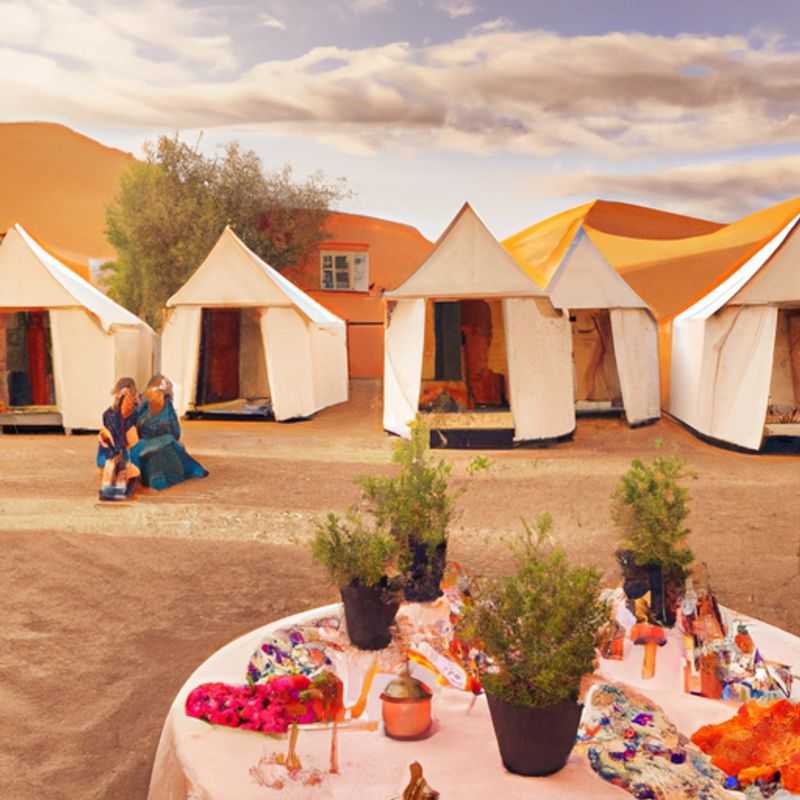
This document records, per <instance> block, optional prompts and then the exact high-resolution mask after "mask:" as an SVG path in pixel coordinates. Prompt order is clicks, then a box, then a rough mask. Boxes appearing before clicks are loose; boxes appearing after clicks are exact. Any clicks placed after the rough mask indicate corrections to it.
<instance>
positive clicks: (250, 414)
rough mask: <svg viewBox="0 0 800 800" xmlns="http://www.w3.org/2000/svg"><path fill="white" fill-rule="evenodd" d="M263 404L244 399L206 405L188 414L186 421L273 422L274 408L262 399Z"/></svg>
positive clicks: (191, 410)
mask: <svg viewBox="0 0 800 800" xmlns="http://www.w3.org/2000/svg"><path fill="white" fill-rule="evenodd" d="M258 399H259V400H261V402H260V403H259V402H256V401H255V400H253V401H250V400H247V399H245V398H243V397H238V398H236V399H235V400H225V401H223V402H221V403H204V404H203V405H201V406H196V407H195V408H193V409H190V410H189V411H187V412H186V415H185V416H186V419H219V420H251V421H253V422H272V421H274V419H275V414H274V413H273V412H272V407H271V406H269V405H268V404H267V403H268V401H266V402H265V401H264V400H263V399H262V398H258Z"/></svg>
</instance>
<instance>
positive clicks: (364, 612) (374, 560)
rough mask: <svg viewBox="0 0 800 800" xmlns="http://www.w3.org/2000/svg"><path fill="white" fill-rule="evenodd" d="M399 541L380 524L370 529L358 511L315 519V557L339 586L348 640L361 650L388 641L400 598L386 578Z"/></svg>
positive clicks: (372, 647)
mask: <svg viewBox="0 0 800 800" xmlns="http://www.w3.org/2000/svg"><path fill="white" fill-rule="evenodd" d="M398 550H399V545H398V543H397V541H396V540H395V538H394V537H393V536H392V535H391V534H390V533H388V532H387V531H386V530H385V529H383V528H382V527H380V526H377V527H369V526H367V525H366V524H365V522H364V520H363V519H362V518H361V516H359V515H358V514H356V513H354V512H351V513H350V514H348V515H347V516H346V517H345V518H341V517H339V516H337V515H336V514H328V516H327V517H326V518H325V519H324V520H321V521H318V522H317V523H316V532H315V535H314V540H313V542H312V545H311V551H312V554H313V556H314V559H315V560H316V561H317V562H319V563H320V564H321V565H322V566H323V567H325V569H326V570H327V571H328V574H329V575H330V577H331V579H332V581H333V582H334V583H335V584H336V585H337V586H338V587H339V591H340V592H341V595H342V602H343V603H344V612H345V619H346V621H347V633H348V636H349V637H350V641H351V642H352V643H353V644H354V645H356V647H359V648H361V649H362V650H380V649H382V648H384V647H386V646H387V645H388V644H389V642H390V641H391V638H392V637H391V630H390V626H391V625H392V623H393V622H394V618H395V615H396V614H397V609H398V608H399V605H400V604H399V597H398V593H397V589H396V587H395V586H394V585H393V582H392V581H391V580H390V579H389V577H388V574H387V573H388V572H390V571H392V564H393V562H394V560H395V559H396V558H397V553H398Z"/></svg>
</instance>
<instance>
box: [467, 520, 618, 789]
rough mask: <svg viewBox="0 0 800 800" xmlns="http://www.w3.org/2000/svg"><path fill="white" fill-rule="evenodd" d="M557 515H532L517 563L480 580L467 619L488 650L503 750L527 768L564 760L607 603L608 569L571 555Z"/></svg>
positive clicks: (518, 767) (487, 678)
mask: <svg viewBox="0 0 800 800" xmlns="http://www.w3.org/2000/svg"><path fill="white" fill-rule="evenodd" d="M551 527H552V518H551V517H550V515H549V514H543V515H541V516H540V517H539V518H538V519H537V521H536V523H535V525H533V526H530V525H527V524H525V526H524V534H523V536H522V539H521V542H519V543H518V545H517V546H516V548H515V550H516V553H515V555H516V571H515V573H514V574H513V575H511V576H510V577H506V578H499V579H493V580H483V581H480V582H479V583H478V585H477V587H476V588H475V592H474V598H475V602H474V603H473V604H472V605H471V606H468V607H467V610H466V612H465V615H464V616H463V618H462V620H461V621H460V622H459V628H460V633H461V635H462V636H464V637H465V639H467V640H470V639H477V640H478V641H480V642H481V643H482V647H483V649H484V651H485V652H486V653H487V655H488V656H489V657H490V662H491V663H490V666H489V667H488V668H486V670H485V672H483V673H482V674H481V681H482V684H483V687H484V689H485V691H486V695H487V699H488V702H489V709H490V712H491V715H492V723H493V725H494V730H495V735H496V737H497V742H498V746H499V748H500V754H501V757H502V760H503V763H504V764H505V766H506V768H507V769H508V770H510V771H511V772H515V773H518V774H521V775H548V774H551V773H553V772H557V771H558V770H559V769H561V768H562V767H563V766H564V764H565V763H566V760H567V758H568V757H569V754H570V752H571V750H572V747H573V745H574V743H575V736H576V734H577V730H578V724H579V722H580V716H581V711H582V706H581V705H580V703H579V702H578V698H579V692H580V684H581V679H582V678H583V676H584V675H585V674H587V673H591V672H592V671H593V670H594V663H595V643H596V636H597V630H598V628H599V627H600V625H601V624H602V623H603V622H604V621H605V619H606V616H607V608H606V605H605V603H603V602H602V601H601V599H600V591H601V585H600V574H599V573H598V572H597V571H596V570H595V569H593V568H591V567H583V566H576V565H573V564H570V562H569V560H568V559H567V556H566V554H565V553H564V551H563V550H562V549H561V548H560V547H558V546H556V545H555V544H554V543H553V542H552V539H551V538H550V536H549V533H550V529H551Z"/></svg>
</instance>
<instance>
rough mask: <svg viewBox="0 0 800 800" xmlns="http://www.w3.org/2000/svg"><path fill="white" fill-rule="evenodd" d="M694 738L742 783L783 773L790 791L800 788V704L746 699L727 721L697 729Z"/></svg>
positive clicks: (785, 701)
mask: <svg viewBox="0 0 800 800" xmlns="http://www.w3.org/2000/svg"><path fill="white" fill-rule="evenodd" d="M692 741H693V742H694V743H695V744H696V745H697V746H698V747H699V748H700V749H701V750H703V752H705V753H707V754H708V755H710V756H711V762H712V763H713V764H714V766H716V767H719V768H720V769H721V770H723V771H724V772H726V773H727V774H728V775H735V776H736V777H737V779H738V780H739V783H740V784H741V785H743V786H747V785H748V784H750V783H753V782H754V781H756V780H758V779H759V778H763V779H770V778H772V777H773V776H774V775H775V774H776V773H780V776H781V783H782V784H783V787H784V788H785V789H786V790H787V791H789V792H800V704H796V703H792V702H790V701H789V700H778V701H777V702H775V703H771V704H770V705H762V704H760V703H758V702H757V701H751V702H749V703H745V704H744V705H743V706H742V707H741V708H740V709H739V711H738V713H737V714H736V716H735V717H732V718H731V719H729V720H728V721H727V722H723V723H721V724H719V725H704V726H703V727H702V728H700V729H699V730H697V731H696V732H695V733H694V734H693V736H692Z"/></svg>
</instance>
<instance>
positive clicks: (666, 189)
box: [0, 0, 800, 238]
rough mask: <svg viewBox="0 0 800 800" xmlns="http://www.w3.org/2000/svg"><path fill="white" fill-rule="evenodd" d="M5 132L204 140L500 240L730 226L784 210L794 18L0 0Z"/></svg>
mask: <svg viewBox="0 0 800 800" xmlns="http://www.w3.org/2000/svg"><path fill="white" fill-rule="evenodd" d="M0 19H2V20H3V37H2V38H3V41H2V44H0V96H2V97H3V103H2V105H0V109H1V110H0V116H2V119H4V120H6V121H10V120H22V119H38V120H51V121H56V122H62V123H64V124H67V125H70V126H71V127H73V128H75V129H77V130H79V131H82V132H84V133H86V134H88V135H90V136H93V137H95V138H97V139H99V140H100V141H102V142H104V143H106V144H109V145H113V146H117V147H121V148H123V149H126V150H130V151H131V152H134V153H137V154H138V153H139V152H140V150H141V145H142V143H143V141H145V140H146V139H148V138H153V137H155V136H158V135H159V134H161V133H172V132H175V131H176V130H177V131H180V132H181V134H182V135H184V136H185V137H187V138H190V139H192V140H193V141H194V140H195V139H196V138H197V136H198V134H199V132H200V131H201V130H202V131H203V136H202V139H201V146H202V147H203V148H204V149H205V150H206V151H207V152H214V151H215V150H216V148H218V147H219V146H221V145H222V144H224V143H225V142H227V141H229V140H231V139H237V140H239V141H240V142H241V143H242V144H243V145H245V146H247V147H249V148H252V149H254V150H255V151H256V152H257V153H258V154H259V155H260V156H261V158H262V160H263V162H264V164H265V167H266V168H267V169H269V168H273V167H278V166H280V165H282V164H284V163H287V162H288V163H291V164H292V165H293V166H294V168H295V170H296V172H297V173H298V174H300V175H304V174H308V173H310V172H313V171H315V170H322V171H324V172H325V173H326V174H327V175H329V176H331V177H340V176H343V177H346V178H347V179H348V181H349V184H350V187H351V189H352V190H353V192H354V196H353V197H352V198H351V199H350V200H348V201H346V202H345V203H344V204H343V208H345V209H346V210H352V211H358V212H362V213H369V214H374V215H376V216H385V217H389V218H393V219H398V220H401V221H404V222H409V223H411V224H413V225H416V226H417V227H418V228H419V229H420V230H421V231H422V232H423V233H425V234H426V235H427V236H429V237H431V238H435V237H436V236H437V235H438V234H439V232H440V231H441V230H442V228H443V227H444V226H445V225H446V224H447V222H448V221H449V219H450V218H451V217H452V215H453V214H454V213H455V212H456V211H457V210H458V208H459V207H460V205H461V204H462V203H463V202H464V201H465V200H469V201H470V202H471V203H472V204H473V205H474V207H475V208H476V209H477V210H478V212H479V213H480V214H481V215H482V216H483V218H484V219H485V220H486V222H487V223H488V224H489V226H490V228H491V229H492V230H493V231H494V232H495V233H496V234H497V235H498V236H505V235H508V234H510V233H512V232H514V231H516V230H518V229H519V228H521V227H523V226H525V225H527V224H530V223H532V222H534V221H536V220H538V219H540V218H542V217H545V216H548V215H549V214H552V213H555V212H557V211H559V210H562V209H564V208H568V207H570V206H572V205H576V204H577V203H580V202H584V201H586V200H589V199H593V198H595V197H598V196H599V197H606V198H610V199H615V198H616V199H622V200H627V201H631V202H640V203H644V204H647V205H652V206H658V207H663V208H666V209H669V210H673V211H679V212H684V213H692V214H696V215H698V216H705V217H708V218H713V219H721V220H726V219H732V218H735V217H737V216H739V215H741V214H744V213H747V212H749V211H752V210H755V209H757V208H759V207H761V206H764V205H767V204H769V203H772V202H776V201H777V200H780V199H783V198H785V197H789V196H794V195H797V194H800V189H799V188H798V187H799V186H800V103H798V101H797V98H798V97H800V13H798V11H797V6H796V3H794V2H789V1H788V0H786V1H785V2H783V1H781V2H778V1H776V0H772V1H771V2H770V0H762V2H759V3H752V2H748V3H738V2H721V1H717V0H713V2H708V1H706V0H693V2H689V0H672V1H671V2H670V3H665V2H661V1H660V0H657V1H656V0H628V2H623V0H605V2H604V1H602V0H573V1H572V2H566V1H565V2H563V3H553V2H541V1H540V0H535V1H533V2H530V1H529V2H523V0H517V2H496V1H495V2H488V0H483V1H482V0H326V2H319V1H318V0H307V1H306V2H302V1H301V0H259V2H235V1H234V2H227V3H226V2H221V1H220V2H180V0H143V1H142V2H138V3H136V4H128V3H118V2H115V1H114V0H104V1H103V2H101V0H27V1H26V2H4V1H3V0H0Z"/></svg>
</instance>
